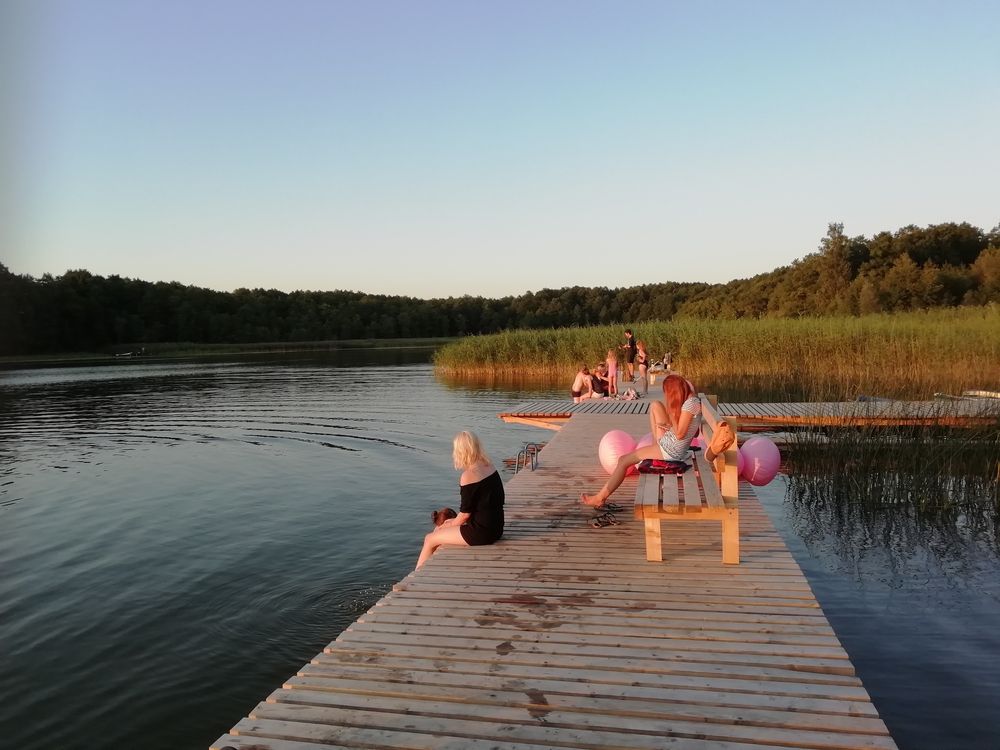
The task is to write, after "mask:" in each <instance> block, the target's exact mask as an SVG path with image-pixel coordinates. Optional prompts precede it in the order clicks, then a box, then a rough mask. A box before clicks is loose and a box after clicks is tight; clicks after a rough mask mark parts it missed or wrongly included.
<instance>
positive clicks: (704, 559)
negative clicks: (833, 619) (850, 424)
mask: <svg viewBox="0 0 1000 750" xmlns="http://www.w3.org/2000/svg"><path fill="white" fill-rule="evenodd" d="M630 405H632V404H630ZM610 429H624V430H626V431H628V432H630V433H632V434H633V435H636V436H639V435H642V434H644V433H645V432H646V431H647V429H648V425H647V421H646V417H645V416H643V414H641V413H626V412H622V413H615V414H608V413H600V412H598V413H587V412H582V413H575V414H573V416H572V417H571V418H568V419H567V421H566V422H565V424H564V425H563V427H562V429H561V430H559V431H558V432H556V433H554V434H553V435H551V436H549V437H551V439H550V440H549V442H548V444H547V445H546V446H545V448H544V449H543V450H542V451H541V453H540V455H539V464H538V468H537V469H536V470H535V471H530V470H523V471H521V472H519V473H518V474H517V475H516V476H514V477H513V478H511V479H510V480H509V481H508V483H507V485H506V487H507V507H506V516H507V523H506V528H505V533H504V537H503V539H502V540H501V541H500V542H498V543H497V544H495V545H491V546H487V547H473V548H446V549H443V550H441V551H440V552H439V553H437V554H435V555H434V557H433V558H432V559H431V560H430V561H429V562H428V563H427V564H426V565H425V566H424V567H423V568H422V569H421V570H420V571H418V572H415V573H411V574H410V575H408V576H406V577H405V578H404V579H403V580H401V581H400V582H399V583H397V584H396V586H395V587H394V590H393V591H392V592H391V593H389V594H388V595H386V596H385V597H383V598H382V599H381V600H380V601H379V602H378V603H376V604H375V605H374V606H373V607H372V608H371V609H370V610H369V611H368V612H366V613H365V614H363V615H362V616H361V617H359V619H358V621H357V622H355V623H354V624H352V625H351V626H350V627H349V628H347V630H345V631H344V632H343V633H341V635H340V636H338V637H337V639H336V640H334V641H333V642H332V643H330V644H329V645H328V646H327V647H326V648H325V649H324V650H323V652H322V653H320V654H317V655H316V657H314V658H313V660H312V661H311V662H310V663H309V664H306V665H304V666H303V667H302V668H301V669H300V670H299V671H298V673H297V674H295V675H292V676H290V677H289V678H288V679H287V680H286V681H285V683H284V684H283V685H282V686H281V687H280V688H278V689H277V690H275V691H274V692H273V693H272V694H271V695H270V696H268V697H267V698H266V700H265V701H264V702H262V703H260V704H259V705H258V706H257V707H256V708H254V709H253V710H252V711H251V712H250V714H249V715H248V717H247V718H245V719H242V720H240V721H239V722H238V723H237V724H236V725H235V726H234V727H233V729H232V730H231V731H230V732H229V733H227V734H226V735H224V736H222V737H220V738H219V739H218V740H217V741H216V742H215V743H214V744H213V745H212V747H213V748H215V749H216V750H219V749H220V748H222V747H225V746H230V747H233V748H239V749H240V750H251V749H252V750H265V749H270V750H325V749H326V748H348V747H349V748H358V747H364V748H394V749H397V748H398V749H400V750H401V749H403V748H427V749H428V750H430V749H431V748H433V749H434V750H437V749H439V748H471V749H473V750H476V749H477V748H482V749H483V750H485V749H486V748H509V749H510V750H522V749H523V750H538V749H539V748H616V749H622V748H649V749H652V748H657V749H659V748H663V747H671V748H680V749H687V750H711V749H713V748H717V749H719V750H762V749H763V748H822V749H824V750H840V749H844V750H848V749H857V748H871V749H873V750H875V749H878V750H892V749H893V748H895V744H894V743H893V741H892V738H891V737H890V736H889V734H888V732H887V730H886V728H885V725H884V723H883V722H882V721H881V719H880V718H879V716H878V712H877V711H876V710H875V707H874V706H873V705H872V703H871V700H870V698H869V696H868V693H867V692H866V691H865V689H864V686H863V685H862V684H861V681H860V680H859V679H858V677H857V676H856V675H855V672H854V667H853V665H852V664H851V662H850V659H849V658H848V656H847V654H846V652H845V651H844V649H843V647H842V646H841V644H840V642H839V640H838V639H837V637H836V634H835V633H834V632H833V630H832V628H831V627H830V625H829V623H828V622H827V620H826V618H825V616H824V615H823V612H822V609H821V608H820V607H819V604H818V603H817V602H816V599H815V597H814V596H813V594H812V591H811V589H810V587H809V584H808V581H806V579H805V577H804V576H803V574H802V572H801V570H800V569H799V567H798V565H797V564H796V563H795V561H794V559H793V558H792V557H791V554H790V553H789V551H788V549H787V548H786V547H785V545H784V544H783V542H782V541H781V539H780V537H779V536H778V534H777V532H776V531H775V529H774V527H773V525H772V524H771V522H770V520H769V519H768V518H767V515H766V514H765V513H764V511H763V508H762V507H761V505H760V502H759V501H758V500H757V498H756V496H755V495H754V493H753V491H752V487H750V486H749V485H747V484H746V483H745V482H741V483H740V485H739V507H740V512H741V517H740V525H739V542H740V548H741V554H742V561H741V564H740V565H738V566H732V567H730V566H723V565H721V564H720V563H719V558H720V554H721V551H722V538H721V536H720V534H719V524H718V521H716V522H714V523H712V522H710V523H699V522H697V521H695V522H691V523H684V524H678V525H676V526H673V525H671V531H670V533H669V534H668V535H666V536H665V538H664V539H663V544H662V547H661V550H662V558H663V559H662V561H659V562H648V561H646V559H645V544H644V533H643V523H642V521H641V520H637V519H636V518H634V517H633V515H632V514H631V513H627V512H626V513H621V514H618V519H619V520H620V521H621V522H622V523H621V525H618V526H610V527H606V528H601V529H594V528H591V526H590V525H589V519H590V517H591V515H592V513H591V511H590V510H589V509H587V508H585V507H583V506H582V505H581V504H580V502H579V494H580V492H581V491H583V490H588V491H593V490H596V489H597V488H598V487H599V486H600V485H601V484H602V483H603V482H604V480H605V478H606V474H605V473H604V471H603V470H602V469H601V467H600V465H599V463H598V461H597V444H598V442H599V440H600V438H601V437H602V436H603V435H604V433H606V432H607V431H608V430H610ZM637 484H638V479H637V478H635V477H629V478H627V479H626V480H625V484H624V485H623V486H622V487H621V488H620V490H619V491H618V493H616V494H615V496H614V497H613V498H612V499H613V500H615V501H616V502H619V504H621V505H625V506H626V507H627V503H629V502H631V500H632V498H633V497H634V496H635V493H636V489H637ZM688 515H690V516H696V515H697V514H693V513H692V514H688ZM674 529H676V533H674ZM418 542H419V531H418V530H414V556H416V553H417V548H418V546H419V545H418Z"/></svg>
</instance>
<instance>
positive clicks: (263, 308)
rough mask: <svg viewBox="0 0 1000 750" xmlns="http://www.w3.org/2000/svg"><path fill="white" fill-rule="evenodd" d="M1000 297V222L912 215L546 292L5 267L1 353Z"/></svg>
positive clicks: (454, 332) (870, 308) (839, 310)
mask: <svg viewBox="0 0 1000 750" xmlns="http://www.w3.org/2000/svg"><path fill="white" fill-rule="evenodd" d="M989 302H1000V226H997V227H995V228H994V229H992V230H991V231H989V232H985V231H983V230H982V229H979V228H977V227H974V226H972V225H970V224H968V223H961V224H955V223H945V224H937V225H931V226H928V227H925V228H921V227H915V226H907V227H904V228H902V229H899V230H898V231H896V232H881V233H879V234H876V235H874V236H873V237H871V238H867V237H863V236H857V237H849V236H847V235H846V234H845V233H844V230H843V226H842V225H840V224H831V225H830V226H829V229H828V231H827V234H826V236H824V237H823V238H822V239H821V241H820V243H819V247H818V249H817V250H816V251H815V252H812V253H810V254H808V255H806V256H804V257H803V258H801V259H799V260H797V261H795V262H794V263H792V264H791V265H789V266H783V267H781V268H777V269H775V270H773V271H770V272H768V273H763V274H759V275H757V276H754V277H752V278H749V279H738V280H735V281H731V282H729V283H725V284H707V283H677V282H671V281H662V282H656V283H649V284H644V285H641V286H633V287H622V288H607V287H592V288H591V287H567V288H563V289H542V290H540V291H538V292H528V293H527V294H524V295H520V296H517V297H514V296H510V297H503V298H500V299H488V298H483V297H472V296H463V297H448V298H441V299H418V298H414V297H400V296H387V295H375V294H365V293H362V292H354V291H295V292H291V293H286V292H281V291H277V290H274V289H237V290H235V291H234V292H219V291H214V290H210V289H204V288H200V287H195V286H185V285H183V284H180V283H178V282H169V283H168V282H149V281H142V280H139V279H130V278H122V277H120V276H116V275H112V276H108V277H103V276H98V275H94V274H91V273H89V272H88V271H86V270H82V269H81V270H71V271H67V272H66V273H64V274H62V275H61V276H52V275H51V274H45V275H43V276H42V277H41V278H37V279H36V278H33V277H31V276H26V275H18V274H14V273H12V272H11V271H9V270H8V269H7V267H6V266H4V265H3V264H0V356H24V355H37V354H54V353H60V354H61V353H73V352H88V353H112V352H116V351H121V350H125V349H130V348H135V347H137V346H142V345H146V344H154V343H191V344H208V345H211V344H220V345H221V344H245V343H255V342H256V343H264V342H269V343H274V342H288V343H292V342H316V341H343V340H357V339H387V338H427V337H455V336H464V335H471V334H486V333H496V332H499V331H505V330H519V329H532V328H553V327H566V326H590V325H600V324H610V323H620V322H631V323H641V322H644V321H650V320H670V319H673V318H677V317H690V318H708V317H711V318H724V319H736V318H789V317H802V316H818V315H865V314H870V313H876V312H896V311H909V310H923V309H930V308H939V307H956V306H960V305H982V304H986V303H989Z"/></svg>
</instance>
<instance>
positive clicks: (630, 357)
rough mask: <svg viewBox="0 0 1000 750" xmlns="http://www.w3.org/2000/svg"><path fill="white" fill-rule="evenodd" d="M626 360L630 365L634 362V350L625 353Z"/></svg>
mask: <svg viewBox="0 0 1000 750" xmlns="http://www.w3.org/2000/svg"><path fill="white" fill-rule="evenodd" d="M625 361H626V362H628V363H629V364H630V365H631V364H633V363H634V362H635V355H634V354H633V353H632V352H629V353H628V354H626V355H625Z"/></svg>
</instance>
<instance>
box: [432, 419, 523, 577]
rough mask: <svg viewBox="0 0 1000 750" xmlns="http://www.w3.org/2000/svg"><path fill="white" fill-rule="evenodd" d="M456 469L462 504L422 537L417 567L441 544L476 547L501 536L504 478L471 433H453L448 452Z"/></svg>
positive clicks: (489, 542) (477, 439)
mask: <svg viewBox="0 0 1000 750" xmlns="http://www.w3.org/2000/svg"><path fill="white" fill-rule="evenodd" d="M451 456H452V460H453V461H454V464H455V468H456V469H461V470H462V476H461V478H460V479H459V481H458V484H459V490H460V492H461V497H462V504H461V506H460V507H459V512H458V515H457V516H456V517H455V518H451V519H449V520H447V521H445V522H444V523H442V524H441V525H440V526H438V527H437V528H436V529H434V531H432V532H430V533H429V534H427V536H425V537H424V547H423V549H422V550H420V557H419V559H418V560H417V568H420V566H421V565H423V564H424V563H425V562H427V560H428V559H429V558H430V556H431V555H433V554H434V551H435V550H436V549H437V548H438V547H440V546H441V545H442V544H453V545H456V546H475V545H479V544H493V542H495V541H496V540H497V539H499V538H500V537H501V536H502V535H503V501H504V490H503V481H502V480H501V479H500V472H498V471H497V469H496V467H495V466H494V465H493V462H492V461H490V459H489V456H487V455H486V454H485V453H484V452H483V447H482V445H481V444H480V442H479V438H478V437H476V435H475V434H474V433H472V432H460V433H458V434H457V435H456V436H455V440H454V443H453V445H452V452H451Z"/></svg>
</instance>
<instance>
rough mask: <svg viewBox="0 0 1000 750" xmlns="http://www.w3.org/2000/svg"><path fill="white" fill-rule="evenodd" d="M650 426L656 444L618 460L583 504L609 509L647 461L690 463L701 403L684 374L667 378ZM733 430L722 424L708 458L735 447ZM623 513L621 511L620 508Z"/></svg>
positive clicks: (583, 496)
mask: <svg viewBox="0 0 1000 750" xmlns="http://www.w3.org/2000/svg"><path fill="white" fill-rule="evenodd" d="M649 427H650V432H651V433H652V434H653V441H654V442H653V444H652V445H647V446H643V447H642V448H636V449H635V450H634V451H632V452H631V453H626V454H625V455H624V456H622V457H621V458H619V459H618V465H617V466H615V469H614V471H612V472H611V476H609V477H608V481H607V482H605V483H604V486H603V487H601V489H600V490H599V491H598V492H597V494H595V495H588V494H586V493H582V494H581V495H580V502H582V503H583V504H584V505H590V506H593V507H597V508H601V507H604V508H606V509H608V510H611V509H612V508H618V506H609V505H608V504H607V500H608V498H609V497H611V493H613V492H614V491H615V490H617V489H618V487H619V486H621V483H622V482H623V481H624V480H625V472H626V471H628V467H629V466H632V465H634V464H637V463H639V461H641V460H642V459H644V458H652V459H659V460H664V461H685V462H686V461H687V460H688V450H689V449H690V447H691V441H692V440H694V437H695V435H697V434H698V430H699V429H700V428H701V400H700V399H699V398H698V394H697V393H696V392H695V390H694V387H693V386H692V385H691V384H690V383H689V382H688V381H687V380H685V379H684V378H682V377H681V376H680V375H667V377H665V378H664V379H663V403H660V402H659V401H654V402H653V403H651V404H650V405H649ZM733 440H734V436H733V431H732V429H731V428H730V427H729V425H727V424H726V423H725V422H723V423H721V424H720V425H719V428H718V429H717V430H716V431H715V435H714V436H713V437H712V444H711V445H710V446H708V449H707V450H706V451H705V457H706V458H707V459H708V460H709V461H714V460H715V457H716V456H718V455H719V454H720V453H722V452H724V451H725V450H726V449H727V448H728V447H729V446H730V445H732V444H733ZM618 509H619V510H620V508H618Z"/></svg>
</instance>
